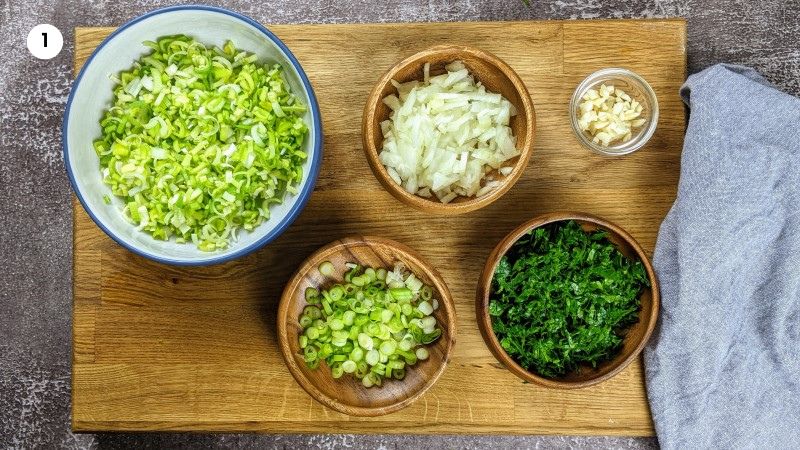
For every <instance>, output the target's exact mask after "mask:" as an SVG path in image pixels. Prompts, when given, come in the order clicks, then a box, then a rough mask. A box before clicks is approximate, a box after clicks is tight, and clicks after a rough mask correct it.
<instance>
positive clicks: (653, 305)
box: [475, 212, 659, 389]
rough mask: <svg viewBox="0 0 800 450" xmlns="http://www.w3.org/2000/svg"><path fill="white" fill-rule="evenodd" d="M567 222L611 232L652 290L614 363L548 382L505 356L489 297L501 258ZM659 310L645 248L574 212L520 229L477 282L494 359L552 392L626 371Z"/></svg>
mask: <svg viewBox="0 0 800 450" xmlns="http://www.w3.org/2000/svg"><path fill="white" fill-rule="evenodd" d="M564 220H575V221H576V222H578V223H580V225H581V227H582V228H583V229H584V230H585V231H594V230H597V229H601V230H605V231H607V232H608V239H609V241H611V243H613V244H614V245H616V247H617V248H618V249H619V251H620V252H622V254H624V255H625V256H627V257H629V258H638V259H639V260H640V261H642V264H643V265H644V268H645V270H646V272H647V277H648V278H649V279H650V288H649V289H645V290H644V291H643V292H642V295H641V297H640V300H641V309H640V310H639V321H638V322H637V323H635V324H633V325H632V326H631V327H630V328H629V329H628V331H627V333H626V336H625V340H624V341H623V347H622V350H621V351H620V352H619V353H618V354H617V356H615V357H614V358H613V359H611V360H608V361H605V362H603V363H601V364H598V366H597V367H596V368H593V367H591V366H590V365H586V366H583V367H581V369H580V371H579V372H573V373H569V374H567V375H565V376H563V377H561V378H545V377H543V376H540V375H537V374H535V373H532V372H529V371H528V370H526V369H525V368H523V367H522V366H520V365H519V364H517V362H516V361H514V360H513V359H512V358H511V356H509V355H508V353H506V351H505V350H504V349H503V347H501V346H500V341H499V340H498V339H497V336H495V334H494V331H493V330H492V320H491V317H490V316H489V297H490V293H491V292H490V291H491V286H492V277H493V276H494V272H495V269H496V268H497V264H498V263H499V262H500V258H501V257H502V256H503V255H505V254H506V252H507V251H508V250H509V249H510V248H511V246H512V245H514V243H516V242H517V240H518V239H519V238H520V237H522V236H523V235H524V234H525V233H527V232H529V231H530V230H533V229H535V228H539V227H541V226H544V225H547V224H550V223H553V222H560V221H564ZM658 309H659V293H658V280H657V279H656V274H655V272H654V271H653V266H652V265H651V264H650V261H649V260H648V259H647V255H645V253H644V251H643V250H642V247H641V246H640V245H639V244H638V243H637V242H636V240H635V239H634V238H633V237H632V236H631V235H630V234H628V233H627V232H626V231H625V230H623V229H622V228H620V227H618V226H617V225H615V224H613V223H611V222H609V221H607V220H604V219H601V218H599V217H596V216H592V215H590V214H584V213H572V212H557V213H551V214H545V215H542V216H539V217H537V218H535V219H532V220H530V221H528V222H525V223H524V224H522V225H520V226H519V227H518V228H517V229H515V230H514V231H512V232H511V233H509V234H508V235H507V236H506V237H505V238H503V240H502V241H500V243H499V244H497V246H496V247H495V248H494V250H493V251H492V253H491V254H490V255H489V258H488V260H487V261H486V265H485V266H484V268H483V273H482V274H481V278H480V281H479V282H478V291H477V297H476V302H475V310H476V315H477V319H478V327H479V328H480V330H481V334H482V335H483V340H484V341H486V345H487V346H488V347H489V350H491V352H492V353H493V354H494V356H495V357H496V358H497V359H498V360H499V361H500V362H501V363H503V364H504V365H505V366H506V367H507V368H508V370H510V371H511V372H512V373H514V375H516V376H518V377H520V378H522V379H523V380H525V381H529V382H531V383H536V384H539V385H542V386H546V387H550V388H560V389H575V388H583V387H587V386H592V385H594V384H597V383H600V382H603V381H605V380H608V379H609V378H611V377H613V376H614V375H616V374H617V373H619V372H620V371H621V370H622V369H624V368H625V367H627V365H628V364H630V363H631V361H633V360H634V359H635V358H636V357H637V356H639V353H641V351H642V349H644V346H645V344H647V341H648V339H650V335H651V334H652V332H653V328H654V327H655V325H656V321H657V319H658Z"/></svg>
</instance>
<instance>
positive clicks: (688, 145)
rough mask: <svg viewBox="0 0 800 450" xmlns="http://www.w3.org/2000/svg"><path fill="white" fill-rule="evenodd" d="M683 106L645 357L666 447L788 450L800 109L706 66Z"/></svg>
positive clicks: (741, 72) (735, 73)
mask: <svg viewBox="0 0 800 450" xmlns="http://www.w3.org/2000/svg"><path fill="white" fill-rule="evenodd" d="M681 95H682V96H683V98H684V101H686V102H687V104H688V105H689V107H690V110H691V114H690V118H689V127H688V129H687V131H686V139H685V142H684V147H683V156H682V160H681V176H680V183H679V187H678V197H677V199H676V200H675V203H674V205H673V206H672V209H671V210H670V212H669V214H668V215H667V217H666V219H665V220H664V223H663V224H662V225H661V230H660V231H659V235H658V241H657V244H656V249H655V255H654V265H655V269H656V272H657V274H658V277H659V281H660V283H661V295H662V306H661V317H660V322H659V325H658V327H657V328H656V332H655V333H654V335H653V339H652V340H651V342H650V344H649V345H648V347H647V349H646V351H645V375H646V379H647V392H648V396H649V399H650V408H651V410H652V413H653V420H654V422H655V426H656V432H657V434H658V440H659V443H660V444H661V446H662V447H663V448H665V449H673V448H674V449H685V448H691V449H694V448H721V449H728V448H758V449H780V448H800V214H798V211H800V132H799V131H798V130H800V99H797V98H794V97H792V96H789V95H787V94H784V93H781V92H779V91H778V90H776V89H774V88H772V87H770V86H769V85H768V83H766V82H765V81H764V80H763V79H762V78H761V77H760V76H759V75H758V74H757V73H756V72H755V71H753V70H751V69H747V68H744V67H739V66H729V65H717V66H714V67H711V68H709V69H707V70H705V71H703V72H701V73H698V74H695V75H692V76H690V77H689V79H688V80H687V81H686V84H684V86H683V87H682V88H681Z"/></svg>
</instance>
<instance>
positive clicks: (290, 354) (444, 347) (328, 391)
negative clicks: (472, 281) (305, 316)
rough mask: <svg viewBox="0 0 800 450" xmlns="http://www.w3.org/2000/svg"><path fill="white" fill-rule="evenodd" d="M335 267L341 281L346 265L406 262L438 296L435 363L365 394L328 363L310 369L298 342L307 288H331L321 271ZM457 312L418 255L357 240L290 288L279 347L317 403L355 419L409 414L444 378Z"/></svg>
mask: <svg viewBox="0 0 800 450" xmlns="http://www.w3.org/2000/svg"><path fill="white" fill-rule="evenodd" d="M325 261H330V262H332V263H333V265H334V266H335V267H336V275H335V276H336V277H337V278H341V276H342V275H343V274H344V272H345V270H346V269H345V263H348V262H354V263H358V264H360V265H362V266H370V267H376V268H377V267H384V268H387V269H388V268H392V267H394V265H395V263H397V262H402V263H404V264H405V265H406V267H407V268H408V269H409V270H411V271H412V272H413V273H414V274H415V275H416V276H417V277H418V278H419V279H420V280H422V281H423V282H424V283H425V284H427V285H429V286H431V287H432V288H433V290H434V298H437V299H439V308H438V309H437V310H436V311H435V312H434V316H435V317H436V320H437V322H438V323H439V326H441V327H442V336H441V337H440V338H439V339H438V340H437V341H436V342H435V343H433V344H432V345H429V346H427V347H426V348H427V349H428V350H429V352H430V357H429V358H428V359H427V360H425V361H420V362H418V363H417V364H415V365H414V366H412V367H410V368H409V369H408V370H406V376H405V378H404V379H402V380H388V381H386V382H385V383H384V384H383V386H381V387H371V388H365V387H364V386H363V385H362V384H361V381H360V380H358V379H356V378H355V377H352V376H350V375H348V374H345V375H344V376H342V377H341V378H339V379H335V378H333V377H332V376H331V372H330V369H329V368H328V367H327V365H325V364H324V363H323V364H321V365H320V367H319V368H317V369H309V368H308V367H307V366H306V363H305V361H304V360H303V353H302V351H301V349H300V344H299V342H298V338H299V335H300V333H302V328H301V327H300V323H299V321H298V319H299V317H300V316H301V314H302V311H303V308H305V306H306V304H307V303H306V301H305V290H306V288H307V287H314V288H317V289H319V288H320V287H322V288H327V287H328V286H330V285H331V284H332V283H331V281H330V280H329V279H328V278H326V277H325V276H323V275H322V274H321V273H320V272H319V269H318V267H319V265H320V264H321V263H323V262H325ZM455 335H456V312H455V306H454V305H453V298H452V297H451V296H450V291H449V290H448V289H447V285H445V283H444V280H443V279H442V277H441V276H440V275H439V273H438V272H437V271H436V270H435V269H434V268H433V267H431V266H430V265H429V264H428V263H426V262H425V261H423V259H422V257H421V256H420V255H419V254H417V252H415V251H414V250H412V249H410V248H408V247H406V246H405V245H403V244H400V243H398V242H394V241H391V240H389V239H383V238H377V237H367V236H352V237H347V238H343V239H340V240H338V241H333V242H331V243H330V244H328V245H326V246H324V247H322V248H321V249H319V250H317V251H316V252H315V253H314V254H313V255H311V256H310V257H309V258H308V259H306V261H305V262H304V263H303V264H302V265H301V266H300V268H299V269H298V270H297V272H296V273H295V274H294V276H293V277H292V279H291V280H290V281H289V283H288V284H287V285H286V288H285V289H284V291H283V295H282V296H281V302H280V306H279V308H278V341H279V344H280V348H281V353H283V358H284V359H285V360H286V365H287V366H289V371H290V372H291V373H292V376H294V378H295V379H296V380H297V382H298V383H300V386H302V387H303V389H305V390H306V392H308V393H309V394H310V395H311V396H312V397H314V398H315V399H317V400H318V401H319V402H320V403H322V404H324V405H325V406H328V407H330V408H333V409H335V410H337V411H339V412H343V413H345V414H349V415H353V416H379V415H383V414H388V413H391V412H394V411H397V410H400V409H402V408H405V407H406V406H408V405H409V404H411V403H412V402H413V401H414V400H416V399H417V398H418V397H419V396H421V395H422V394H423V393H424V392H425V391H426V390H428V388H430V387H431V386H433V384H434V383H436V380H438V379H439V377H440V376H441V375H442V373H443V372H444V369H445V367H446V366H447V362H448V361H449V359H450V354H451V351H452V349H453V344H454V343H455Z"/></svg>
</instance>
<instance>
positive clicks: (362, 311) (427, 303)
mask: <svg viewBox="0 0 800 450" xmlns="http://www.w3.org/2000/svg"><path fill="white" fill-rule="evenodd" d="M346 266H347V268H348V271H347V272H346V273H345V275H344V278H345V282H344V283H343V284H333V285H332V286H331V287H330V288H328V289H327V290H322V291H318V290H317V289H314V288H307V289H306V291H305V297H306V302H307V303H308V304H307V306H306V307H305V308H304V309H303V314H302V315H301V316H300V318H299V321H300V325H301V327H302V328H303V330H304V332H303V334H302V335H301V336H300V337H299V339H300V347H301V349H303V352H304V353H303V356H304V359H305V361H306V364H307V365H308V367H310V368H316V367H318V366H319V365H320V363H321V362H324V363H325V364H326V365H327V366H328V367H329V368H330V370H331V375H332V376H333V377H334V378H339V377H341V376H342V375H343V374H345V373H349V374H352V375H353V376H355V377H356V378H359V379H361V382H362V384H363V385H364V386H367V387H372V386H381V385H382V384H383V380H384V379H402V378H403V377H405V375H406V369H407V366H410V365H414V364H416V363H417V362H418V361H422V360H425V359H427V358H428V357H429V352H428V350H427V349H425V348H423V347H422V346H423V345H427V344H430V343H432V342H434V341H435V340H436V339H438V338H439V336H441V333H442V330H441V328H439V327H438V324H437V321H436V318H435V317H434V316H433V315H432V313H433V310H434V309H435V307H434V306H432V304H431V302H436V299H435V298H433V290H432V288H430V287H429V286H426V285H424V284H423V283H422V282H421V281H419V279H418V278H417V277H416V276H415V275H414V274H412V273H410V272H408V271H406V270H405V269H404V268H403V267H401V266H398V267H395V268H394V270H392V271H387V270H386V269H380V268H379V269H375V268H371V267H367V268H362V267H361V266H359V265H357V264H351V263H348V264H347V265H346ZM334 270H335V268H334V266H333V264H332V263H331V262H330V261H325V262H323V263H322V264H320V266H319V271H320V273H322V274H323V275H325V276H326V277H329V278H333V274H334Z"/></svg>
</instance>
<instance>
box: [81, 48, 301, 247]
mask: <svg viewBox="0 0 800 450" xmlns="http://www.w3.org/2000/svg"><path fill="white" fill-rule="evenodd" d="M144 45H145V46H147V47H150V48H152V49H153V51H152V52H151V53H150V54H148V55H146V56H144V57H142V58H141V59H139V61H137V62H136V63H135V64H134V66H133V67H132V68H131V69H130V70H128V71H126V72H122V73H120V74H119V76H118V77H112V79H113V80H114V81H116V82H117V83H118V84H117V86H116V88H115V89H114V100H113V104H112V106H111V108H110V109H109V110H108V111H106V113H105V114H104V116H103V118H102V120H101V121H100V126H101V128H102V136H101V138H100V139H98V140H96V141H95V142H94V150H95V152H96V153H97V155H98V156H99V158H100V166H101V169H102V176H103V182H104V183H106V184H107V185H108V186H110V187H111V191H112V192H113V194H114V195H115V196H117V197H118V198H120V200H121V203H122V204H123V205H124V207H123V212H124V214H125V215H126V217H127V218H128V219H129V220H130V221H131V222H133V223H135V224H136V225H137V226H138V228H139V229H141V230H144V231H146V232H148V233H150V234H151V235H152V236H153V237H154V238H155V239H162V240H166V239H170V238H172V237H174V238H175V240H176V242H188V241H190V240H191V241H192V242H194V243H195V245H197V247H198V248H199V249H201V250H204V251H213V250H217V249H224V248H226V247H227V246H228V245H229V244H230V242H231V241H234V240H235V239H236V233H237V231H239V230H240V229H244V230H246V231H251V230H253V229H254V228H255V227H257V226H258V225H259V224H261V223H262V222H263V221H265V220H268V219H269V208H270V205H272V204H277V203H281V202H282V201H283V198H284V196H285V194H286V193H290V194H294V193H296V192H297V185H298V183H300V181H301V180H302V177H303V163H304V162H305V160H306V159H307V155H306V153H305V152H304V151H303V150H302V147H303V141H304V139H305V136H306V134H307V131H308V127H307V126H306V124H305V123H304V121H303V119H302V115H303V113H304V112H305V107H304V106H303V105H302V104H300V103H299V101H298V100H297V98H296V97H295V96H294V95H293V94H292V92H291V91H290V89H289V86H288V84H287V83H286V81H285V80H284V79H283V70H282V68H281V67H280V66H279V65H272V66H265V65H261V64H259V63H258V62H257V56H256V55H254V54H248V53H246V52H243V51H240V50H237V49H236V48H235V47H234V45H233V43H232V42H230V41H229V42H227V43H226V44H225V45H224V46H223V48H221V49H220V48H207V47H205V46H204V45H203V44H201V43H199V42H197V41H195V40H194V39H192V38H190V37H188V36H183V35H177V36H167V37H163V38H161V39H159V40H158V41H157V42H151V41H147V42H145V43H144Z"/></svg>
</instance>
